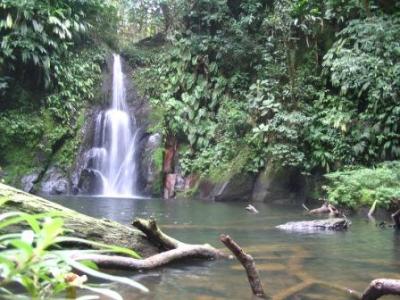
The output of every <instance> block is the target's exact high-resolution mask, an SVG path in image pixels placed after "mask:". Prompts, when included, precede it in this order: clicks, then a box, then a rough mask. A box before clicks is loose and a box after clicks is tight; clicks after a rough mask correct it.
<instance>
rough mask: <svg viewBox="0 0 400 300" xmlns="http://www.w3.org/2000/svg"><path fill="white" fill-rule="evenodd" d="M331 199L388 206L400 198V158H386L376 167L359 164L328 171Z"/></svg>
mask: <svg viewBox="0 0 400 300" xmlns="http://www.w3.org/2000/svg"><path fill="white" fill-rule="evenodd" d="M325 177H326V178H327V179H328V182H329V184H328V185H327V187H326V191H327V195H328V199H329V201H331V202H332V203H335V204H340V205H344V206H347V207H351V208H357V207H360V206H371V205H372V203H374V201H377V204H378V206H380V207H384V208H388V207H390V206H391V205H393V204H398V201H399V199H400V188H399V184H398V183H399V180H400V162H399V161H393V162H384V163H381V164H378V165H377V166H376V167H375V168H356V169H353V170H347V171H342V172H335V173H329V174H327V175H325Z"/></svg>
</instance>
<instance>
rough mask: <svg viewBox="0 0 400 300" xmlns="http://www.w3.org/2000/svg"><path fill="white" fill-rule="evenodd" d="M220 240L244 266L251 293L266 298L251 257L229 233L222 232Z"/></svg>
mask: <svg viewBox="0 0 400 300" xmlns="http://www.w3.org/2000/svg"><path fill="white" fill-rule="evenodd" d="M220 240H221V242H222V243H223V244H224V245H225V246H226V247H227V248H228V249H229V250H230V251H231V252H232V253H233V254H234V255H235V256H236V258H237V259H238V261H239V262H240V263H241V264H242V266H243V267H244V268H245V270H246V273H247V278H248V280H249V283H250V287H251V290H252V292H253V295H255V296H257V297H259V298H264V299H267V296H266V295H265V293H264V289H263V287H262V284H261V280H260V276H259V274H258V271H257V269H256V265H255V263H254V259H253V257H252V256H251V255H249V254H247V253H245V252H244V251H243V249H242V248H240V246H239V245H238V244H237V243H236V242H235V241H234V240H232V238H231V237H230V236H229V235H224V234H222V235H221V236H220Z"/></svg>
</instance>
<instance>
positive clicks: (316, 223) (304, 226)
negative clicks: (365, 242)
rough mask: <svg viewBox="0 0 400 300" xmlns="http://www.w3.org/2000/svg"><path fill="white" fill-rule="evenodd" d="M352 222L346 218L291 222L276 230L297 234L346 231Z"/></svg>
mask: <svg viewBox="0 0 400 300" xmlns="http://www.w3.org/2000/svg"><path fill="white" fill-rule="evenodd" d="M350 224H351V222H350V221H349V220H347V219H344V218H332V219H323V220H312V221H298V222H289V223H286V224H283V225H279V226H276V228H279V229H282V230H287V231H296V232H314V231H319V230H337V231H339V230H346V229H347V228H348V227H349V226H350Z"/></svg>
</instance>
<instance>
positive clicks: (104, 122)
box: [86, 54, 139, 197]
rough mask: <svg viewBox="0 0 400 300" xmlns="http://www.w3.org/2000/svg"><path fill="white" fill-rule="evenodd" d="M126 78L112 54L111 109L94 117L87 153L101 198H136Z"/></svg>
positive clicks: (134, 130)
mask: <svg viewBox="0 0 400 300" xmlns="http://www.w3.org/2000/svg"><path fill="white" fill-rule="evenodd" d="M124 80H125V75H124V73H123V72H122V67H121V59H120V56H119V55H117V54H114V62H113V83H112V103H111V107H110V108H109V109H107V110H105V111H101V112H100V113H99V115H98V116H97V118H96V124H95V133H94V145H93V146H94V147H93V148H92V149H90V150H89V151H88V152H87V153H86V156H87V162H90V166H88V167H90V169H91V170H92V171H93V174H95V176H97V177H98V178H99V179H100V180H99V182H100V183H101V185H102V187H101V189H100V190H101V191H102V192H101V195H102V196H111V197H115V196H117V197H118V196H135V195H137V193H138V191H137V186H136V185H137V167H136V159H135V154H136V148H137V147H136V146H137V141H136V138H137V136H138V132H139V129H138V128H137V126H136V121H135V118H134V116H133V115H130V114H129V110H128V106H127V103H126V91H125V83H124Z"/></svg>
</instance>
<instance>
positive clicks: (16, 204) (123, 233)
mask: <svg viewBox="0 0 400 300" xmlns="http://www.w3.org/2000/svg"><path fill="white" fill-rule="evenodd" d="M3 200H4V201H6V202H5V203H4V204H2V205H0V214H2V213H6V212H11V211H19V212H24V213H28V214H42V213H50V212H58V213H59V214H60V215H61V216H62V217H63V219H64V223H65V226H64V227H65V229H66V230H67V232H66V235H69V236H74V237H79V238H83V239H87V240H92V241H96V242H102V243H104V244H109V245H115V246H121V247H126V248H130V249H134V250H135V251H137V252H138V253H140V254H141V255H142V256H143V257H148V256H150V255H153V254H156V253H158V252H159V251H158V249H157V247H155V246H154V245H153V244H152V243H150V242H149V240H148V239H147V238H146V236H145V235H144V234H143V233H142V232H140V231H139V230H137V229H135V228H131V227H128V226H125V225H122V224H119V223H117V222H113V221H109V220H104V219H96V218H92V217H89V216H86V215H84V214H81V213H78V212H76V211H74V210H71V209H68V208H66V207H63V206H61V205H58V204H56V203H53V202H51V201H48V200H45V199H43V198H41V197H37V196H34V195H31V194H28V193H25V192H23V191H20V190H18V189H15V188H12V187H10V186H7V185H4V184H1V183H0V201H1V202H3ZM24 229H26V225H25V224H18V225H15V226H12V227H7V228H6V230H7V232H6V231H5V230H2V232H0V233H11V232H21V231H22V230H24ZM68 246H71V248H72V247H75V248H76V246H79V245H68Z"/></svg>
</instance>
